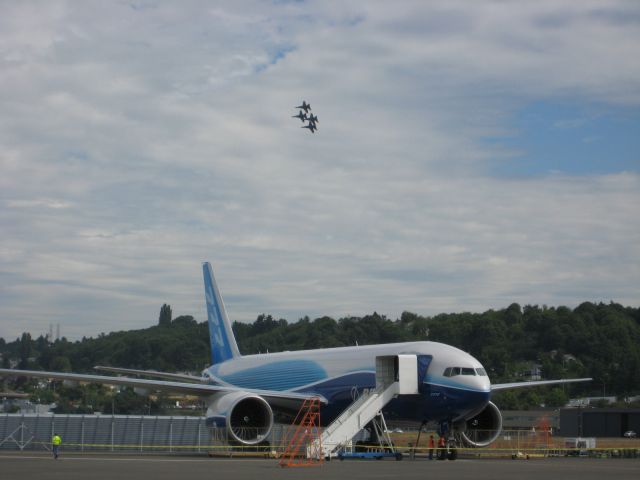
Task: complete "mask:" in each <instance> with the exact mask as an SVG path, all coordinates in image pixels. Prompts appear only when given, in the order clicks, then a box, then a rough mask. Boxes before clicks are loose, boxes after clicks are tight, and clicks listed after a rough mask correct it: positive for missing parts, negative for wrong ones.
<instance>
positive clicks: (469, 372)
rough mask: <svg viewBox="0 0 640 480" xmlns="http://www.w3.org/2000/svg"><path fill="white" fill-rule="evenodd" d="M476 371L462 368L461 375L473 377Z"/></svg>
mask: <svg viewBox="0 0 640 480" xmlns="http://www.w3.org/2000/svg"><path fill="white" fill-rule="evenodd" d="M475 374H476V371H475V370H474V369H473V368H463V369H462V375H475Z"/></svg>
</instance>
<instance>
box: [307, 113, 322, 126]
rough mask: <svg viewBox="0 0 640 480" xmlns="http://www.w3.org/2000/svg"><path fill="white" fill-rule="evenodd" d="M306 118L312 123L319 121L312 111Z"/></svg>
mask: <svg viewBox="0 0 640 480" xmlns="http://www.w3.org/2000/svg"><path fill="white" fill-rule="evenodd" d="M307 120H309V123H313V124H314V125H315V124H316V123H318V122H320V120H318V117H316V116H315V115H314V114H313V113H312V114H310V115H309V117H308V118H307Z"/></svg>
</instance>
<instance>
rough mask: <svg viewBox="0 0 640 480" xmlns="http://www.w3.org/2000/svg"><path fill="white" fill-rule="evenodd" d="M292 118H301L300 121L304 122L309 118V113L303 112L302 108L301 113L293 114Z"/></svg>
mask: <svg viewBox="0 0 640 480" xmlns="http://www.w3.org/2000/svg"><path fill="white" fill-rule="evenodd" d="M312 116H313V115H312ZM291 118H299V119H300V121H301V122H303V123H304V121H305V120H308V118H307V114H306V113H302V110H300V113H299V114H298V115H292V116H291ZM316 118H317V117H316Z"/></svg>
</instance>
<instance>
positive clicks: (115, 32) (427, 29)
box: [0, 0, 640, 340]
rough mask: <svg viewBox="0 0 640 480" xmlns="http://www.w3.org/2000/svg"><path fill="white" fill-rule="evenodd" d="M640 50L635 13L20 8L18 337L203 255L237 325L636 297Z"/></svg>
mask: <svg viewBox="0 0 640 480" xmlns="http://www.w3.org/2000/svg"><path fill="white" fill-rule="evenodd" d="M638 59H640V3H639V2H637V1H634V0H629V1H625V0H606V1H594V0H583V1H579V2H576V1H562V0H541V1H536V2H530V1H509V2H505V1H458V0H447V1H424V0H417V1H402V2H388V1H366V2H344V1H301V2H294V1H291V2H289V1H272V2H269V1H255V2H254V1H234V2H214V1H182V2H172V1H152V0H140V1H103V0H100V1H81V2H80V1H69V2H65V1H56V0H51V1H33V2H30V1H24V2H15V1H11V0H0V112H2V114H1V115H0V232H1V234H0V337H3V338H5V339H7V340H12V339H15V338H16V337H18V336H19V335H20V334H21V333H22V332H23V331H27V332H30V333H31V334H32V335H33V336H38V335H41V334H46V333H47V332H48V331H49V325H50V324H53V325H54V329H55V325H57V324H60V332H61V334H62V335H64V336H66V337H67V338H69V339H71V340H76V339H80V338H82V337H83V336H87V337H88V336H96V335H98V334H99V333H101V332H105V333H107V332H111V331H119V330H129V329H138V328H145V327H147V326H150V325H154V324H156V323H157V320H158V315H159V311H160V307H161V306H162V304H163V303H167V304H169V305H171V307H172V310H173V313H174V316H177V315H193V316H194V317H195V318H196V319H197V320H199V321H203V320H205V318H206V315H205V305H204V295H203V294H204V287H203V283H202V270H201V264H202V262H204V261H210V262H211V263H212V265H213V267H214V271H215V273H216V278H217V282H218V285H219V287H220V290H221V292H222V295H223V297H224V299H225V304H226V307H227V311H228V313H229V316H230V318H231V319H232V320H237V321H242V322H250V321H254V320H255V318H256V317H257V316H258V315H259V314H261V313H268V314H272V315H273V316H274V317H276V318H286V319H287V320H288V321H290V322H293V321H296V320H297V319H299V318H301V317H304V316H307V315H308V316H309V317H311V318H315V317H319V316H323V315H329V316H332V317H334V318H341V317H345V316H363V315H367V314H370V313H373V312H374V311H376V312H378V313H380V314H384V315H387V316H388V317H389V318H391V319H396V318H398V317H399V316H400V314H401V313H402V312H403V311H405V310H406V311H411V312H414V313H418V314H420V315H435V314H438V313H442V312H462V311H471V312H482V311H485V310H487V309H500V308H504V307H507V306H508V305H510V304H511V303H513V302H517V303H520V304H521V305H527V304H531V305H548V306H559V305H566V306H569V307H575V306H577V305H579V304H580V303H582V302H584V301H592V302H601V301H602V302H607V303H608V302H610V301H614V302H618V303H621V304H623V305H627V306H635V307H637V306H639V305H640V221H639V220H640V208H639V207H640V60H638ZM302 100H306V101H307V102H310V103H311V105H312V111H313V113H314V114H315V115H317V116H318V118H319V123H318V127H319V130H318V132H317V133H315V134H312V133H310V132H309V131H307V130H303V129H301V128H300V127H301V126H302V124H301V122H300V121H299V120H298V119H295V118H292V116H293V115H295V114H297V113H298V112H297V110H296V109H295V108H294V107H295V106H297V105H299V104H300V103H301V102H302Z"/></svg>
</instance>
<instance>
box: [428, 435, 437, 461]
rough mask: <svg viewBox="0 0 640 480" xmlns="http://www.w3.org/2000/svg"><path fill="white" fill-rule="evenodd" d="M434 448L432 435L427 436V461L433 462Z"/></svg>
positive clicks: (434, 443)
mask: <svg viewBox="0 0 640 480" xmlns="http://www.w3.org/2000/svg"><path fill="white" fill-rule="evenodd" d="M435 447H436V442H435V440H434V439H433V435H429V460H433V449H434V448H435Z"/></svg>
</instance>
